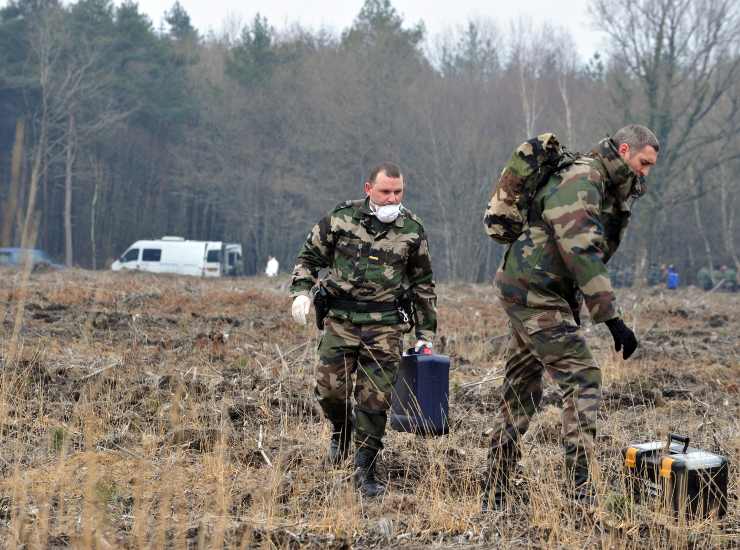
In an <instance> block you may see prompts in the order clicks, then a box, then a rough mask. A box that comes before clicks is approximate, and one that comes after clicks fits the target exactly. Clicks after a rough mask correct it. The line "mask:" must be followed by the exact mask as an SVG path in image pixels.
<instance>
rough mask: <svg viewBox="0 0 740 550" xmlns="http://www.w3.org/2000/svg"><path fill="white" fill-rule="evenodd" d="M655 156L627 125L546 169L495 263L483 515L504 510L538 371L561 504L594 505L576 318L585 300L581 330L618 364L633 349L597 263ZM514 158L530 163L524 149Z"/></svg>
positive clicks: (649, 142) (593, 397)
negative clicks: (598, 336)
mask: <svg viewBox="0 0 740 550" xmlns="http://www.w3.org/2000/svg"><path fill="white" fill-rule="evenodd" d="M528 145H529V144H528ZM658 150H659V145H658V140H657V138H656V137H655V134H654V133H653V132H652V131H651V130H649V129H648V128H646V127H644V126H638V125H634V124H633V125H630V126H626V127H624V128H622V129H620V130H619V131H617V132H616V133H615V134H614V136H613V137H611V138H609V137H607V138H605V139H603V140H601V141H600V142H599V143H598V144H597V145H596V147H595V148H594V149H593V150H592V151H591V153H590V154H588V155H582V156H579V157H578V158H577V160H576V161H575V162H574V163H573V164H570V165H569V166H567V167H565V168H563V169H560V170H556V171H555V172H554V174H553V175H552V176H551V177H550V178H549V179H548V180H547V181H546V182H545V183H544V185H543V186H542V187H541V188H540V189H539V191H537V193H536V194H535V196H534V198H533V200H532V203H531V204H532V205H533V206H532V208H531V209H530V212H529V214H530V217H529V220H528V223H525V224H524V226H523V227H524V228H523V233H522V234H521V235H520V236H519V237H518V239H517V240H515V241H514V242H512V243H511V244H510V245H509V247H508V249H507V250H506V253H505V254H504V257H503V261H502V263H501V265H500V267H499V269H498V272H497V273H496V280H495V289H496V294H497V295H498V298H499V300H500V301H501V304H502V305H503V307H504V310H505V311H506V314H507V315H508V317H509V321H510V327H511V337H510V339H509V344H508V352H507V355H506V370H505V375H504V376H505V377H504V382H503V394H502V398H501V404H500V407H499V410H498V415H497V416H496V418H495V419H494V421H493V437H492V439H491V448H490V450H489V453H488V469H487V476H486V479H485V484H484V488H483V502H482V508H483V511H488V510H489V509H491V508H493V509H500V508H502V506H503V505H504V502H505V498H506V495H507V493H508V487H509V486H510V479H511V475H512V472H513V470H514V468H515V466H516V464H517V462H518V461H519V457H520V453H521V451H520V449H519V442H520V440H521V438H522V436H523V435H524V434H525V433H526V431H527V429H528V428H529V423H530V421H531V419H532V416H533V415H534V414H535V412H536V411H537V409H538V407H539V404H540V401H541V400H542V391H543V390H542V376H543V374H544V372H545V371H547V372H548V373H549V374H550V375H551V376H552V378H553V379H554V380H555V381H556V382H557V384H558V386H560V389H561V390H562V399H563V411H562V424H563V427H562V434H563V439H562V443H563V448H564V449H563V450H564V452H565V470H564V473H565V477H566V485H567V489H566V496H567V497H568V498H570V499H571V500H572V502H574V503H575V504H578V505H583V506H586V507H590V506H592V505H593V504H594V503H595V494H594V487H593V482H592V479H591V477H592V476H591V473H590V464H591V461H592V458H593V455H594V445H595V443H596V441H595V439H596V418H597V413H598V410H599V403H600V399H601V369H600V368H599V365H598V364H597V363H596V361H595V360H594V358H593V356H592V355H591V351H590V350H589V349H588V345H587V344H586V339H585V337H584V334H583V332H582V331H581V330H580V323H579V321H578V316H577V314H578V311H579V309H580V307H581V303H582V302H583V301H584V300H585V303H586V307H587V308H588V311H589V313H590V316H591V321H592V322H593V323H606V326H607V328H608V329H609V332H611V335H612V338H613V339H614V348H615V350H616V351H620V350H621V351H622V357H623V358H624V359H628V358H629V357H630V356H631V355H632V353H633V352H634V351H635V349H637V338H636V337H635V334H634V333H633V332H632V330H631V329H630V328H629V327H627V325H626V324H625V323H624V321H623V320H622V319H621V316H620V310H619V308H618V307H617V298H616V295H615V293H614V290H613V288H612V284H611V282H610V280H609V273H608V271H607V267H606V263H607V261H608V260H609V259H610V258H611V257H613V255H614V253H615V252H616V251H617V248H618V247H619V244H620V242H621V239H622V236H623V234H624V231H625V230H626V227H627V222H628V220H629V217H630V208H631V205H632V203H633V199H634V198H637V197H640V196H642V195H643V194H644V193H645V191H646V185H645V182H644V178H645V177H646V176H647V175H648V173H649V172H650V169H651V168H652V166H653V165H654V164H655V163H656V161H657V158H658ZM520 155H522V156H525V157H526V156H530V157H531V156H532V148H531V147H529V148H528V149H523V150H522V152H521V154H520ZM516 160H518V159H515V162H516ZM522 162H526V160H525V161H522ZM535 162H536V161H535ZM518 169H519V168H518V165H514V164H513V163H512V165H507V166H506V167H505V168H504V172H503V173H502V177H511V178H512V179H514V178H516V177H517V176H516V174H517V171H518ZM507 170H508V173H507ZM491 204H493V200H492V201H491ZM490 208H491V207H490V206H489V210H490ZM485 223H486V229H487V230H488V229H489V224H491V225H494V224H495V223H497V220H496V218H495V216H494V215H493V214H491V213H490V212H489V211H487V212H486V216H485ZM489 234H490V232H489ZM491 493H492V494H493V502H491V501H490V496H489V495H490V494H491Z"/></svg>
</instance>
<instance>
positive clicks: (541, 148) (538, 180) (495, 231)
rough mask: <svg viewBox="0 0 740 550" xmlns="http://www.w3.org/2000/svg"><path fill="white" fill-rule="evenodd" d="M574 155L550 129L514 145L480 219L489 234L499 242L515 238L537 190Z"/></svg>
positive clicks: (521, 229) (572, 159)
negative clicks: (512, 151)
mask: <svg viewBox="0 0 740 550" xmlns="http://www.w3.org/2000/svg"><path fill="white" fill-rule="evenodd" d="M575 158H576V157H575V155H574V154H573V153H571V152H569V151H567V150H566V148H565V147H563V146H561V145H560V142H559V141H558V138H557V137H556V136H555V134H552V133H546V134H540V135H539V136H537V137H535V138H532V139H529V140H527V141H525V142H524V143H522V144H521V145H520V146H519V147H517V148H516V149H515V150H514V153H513V154H512V155H511V158H510V159H509V162H507V163H506V166H504V169H503V171H502V172H501V175H500V176H499V178H498V181H497V182H496V187H495V189H494V191H493V196H492V197H491V201H490V202H489V203H488V209H487V210H486V214H485V217H484V219H483V223H484V224H485V226H486V233H488V236H489V237H491V238H492V239H494V240H495V241H497V242H500V243H502V244H510V243H513V242H514V241H516V240H517V239H518V238H519V235H521V233H522V231H523V230H524V224H525V223H526V221H527V215H528V212H529V205H530V203H531V201H532V199H533V198H534V196H535V194H536V193H537V191H538V190H539V189H540V187H541V186H542V185H544V184H545V183H546V182H547V180H549V179H550V176H552V175H553V174H554V173H555V172H556V171H557V170H560V169H562V168H565V167H566V166H569V165H570V164H572V163H573V162H574V161H575Z"/></svg>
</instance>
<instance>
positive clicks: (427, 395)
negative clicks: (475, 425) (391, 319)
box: [390, 349, 450, 435]
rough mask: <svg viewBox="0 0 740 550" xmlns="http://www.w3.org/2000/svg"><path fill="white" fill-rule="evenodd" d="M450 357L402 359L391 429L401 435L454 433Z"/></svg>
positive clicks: (409, 354) (408, 355)
mask: <svg viewBox="0 0 740 550" xmlns="http://www.w3.org/2000/svg"><path fill="white" fill-rule="evenodd" d="M449 393H450V358H449V357H448V356H446V355H437V354H429V355H426V354H417V353H414V350H413V349H411V350H408V351H407V352H405V353H404V354H403V356H402V357H401V365H400V368H399V371H398V378H397V379H396V385H395V388H394V391H393V396H392V401H391V419H390V420H391V428H393V429H394V430H396V431H398V432H410V433H416V434H422V435H444V434H447V433H448V432H449V430H450V426H449V419H448V414H449V400H448V395H449Z"/></svg>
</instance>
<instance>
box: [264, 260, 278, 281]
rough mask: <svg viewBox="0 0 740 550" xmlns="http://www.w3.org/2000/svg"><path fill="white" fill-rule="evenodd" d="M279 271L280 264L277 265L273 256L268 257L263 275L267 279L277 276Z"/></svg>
mask: <svg viewBox="0 0 740 550" xmlns="http://www.w3.org/2000/svg"><path fill="white" fill-rule="evenodd" d="M279 270H280V264H279V263H278V261H277V258H275V256H270V258H269V259H268V260H267V266H265V275H267V276H268V277H274V276H275V275H277V274H278V271H279Z"/></svg>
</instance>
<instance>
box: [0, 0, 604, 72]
mask: <svg viewBox="0 0 740 550" xmlns="http://www.w3.org/2000/svg"><path fill="white" fill-rule="evenodd" d="M174 1H175V0H139V2H138V4H139V7H140V9H141V11H143V12H144V13H146V14H147V15H149V17H151V19H152V21H153V22H154V25H155V26H158V25H159V23H160V21H161V20H162V14H163V13H164V12H165V11H166V10H168V9H169V8H170V7H171V6H172V4H173V3H174ZM116 3H120V2H119V1H118V0H117V2H116ZM0 4H2V1H0ZM180 4H182V6H183V7H184V8H185V9H186V11H187V12H188V14H189V15H190V18H191V20H192V22H193V25H194V26H195V27H196V28H197V29H198V30H200V31H201V32H202V33H206V32H208V31H209V30H213V31H215V32H217V33H218V32H220V31H221V30H223V29H224V27H225V24H226V23H227V22H228V21H231V23H232V26H233V23H234V22H237V23H238V22H240V23H242V24H244V23H249V22H250V21H251V20H252V18H253V17H254V15H255V14H256V13H257V12H259V13H261V14H262V15H264V16H265V17H267V20H268V22H269V23H270V24H271V25H273V26H274V27H276V28H278V29H280V28H283V27H285V26H287V25H290V24H291V23H295V22H298V23H300V24H301V25H302V26H304V27H309V28H312V29H314V30H316V29H318V28H320V27H322V26H323V27H327V28H329V29H332V30H334V31H335V32H336V33H339V32H340V31H342V30H343V29H345V28H347V27H349V26H350V25H351V24H352V21H353V19H354V18H355V17H356V16H357V14H358V13H359V11H360V8H361V7H362V4H363V0H313V1H311V0H253V1H237V0H180ZM392 4H393V6H394V7H395V8H396V10H397V11H398V12H399V13H400V14H401V16H402V17H403V19H404V21H406V22H407V24H409V25H413V24H415V23H417V22H418V21H421V20H423V21H424V23H425V24H426V27H427V31H428V34H430V35H437V34H439V33H443V32H445V31H446V30H450V29H454V28H455V27H456V26H462V25H464V24H465V23H466V22H467V21H468V20H469V19H471V18H473V19H478V18H480V19H489V20H493V21H495V22H496V23H497V24H498V25H499V26H500V27H501V28H502V29H504V30H505V29H508V26H509V22H510V21H511V20H512V19H515V18H517V17H519V16H522V15H523V16H526V17H529V18H531V19H532V21H533V22H535V23H540V22H545V21H549V22H550V23H552V24H554V25H557V26H563V27H566V28H568V29H570V30H571V33H572V35H573V38H574V39H575V40H576V45H577V47H578V50H579V53H580V54H581V57H582V58H583V59H584V60H585V59H587V58H588V57H590V56H591V54H593V52H594V51H596V50H597V49H600V41H601V40H602V34H601V33H599V32H596V31H595V30H593V28H592V24H591V23H590V21H589V18H588V12H587V9H586V8H587V5H588V0H560V1H557V0H524V1H519V2H516V1H512V0H452V1H450V0H392Z"/></svg>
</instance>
